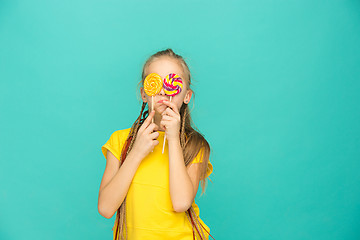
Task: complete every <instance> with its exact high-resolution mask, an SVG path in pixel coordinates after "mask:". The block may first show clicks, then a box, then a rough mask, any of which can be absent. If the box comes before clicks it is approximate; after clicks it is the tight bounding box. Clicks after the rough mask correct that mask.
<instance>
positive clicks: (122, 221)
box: [115, 102, 149, 240]
mask: <svg viewBox="0 0 360 240" xmlns="http://www.w3.org/2000/svg"><path fill="white" fill-rule="evenodd" d="M145 106H146V103H145V102H143V104H142V106H141V110H140V115H139V117H138V118H137V119H136V121H135V122H134V124H133V125H132V127H131V129H130V133H129V135H128V137H127V139H126V142H125V144H124V146H123V149H122V153H121V156H120V163H121V165H122V164H123V163H124V161H125V159H126V156H127V154H128V153H129V152H130V151H131V149H132V147H133V144H134V142H135V139H136V135H137V132H138V131H139V128H140V127H141V125H142V124H143V122H144V121H145V119H146V117H147V114H148V113H149V111H148V110H146V111H145V112H144V109H145ZM126 197H127V195H125V197H124V200H123V202H122V203H121V205H120V207H119V208H118V210H117V213H116V219H115V224H116V223H117V226H116V229H115V239H116V240H118V239H119V238H120V240H125V239H127V237H128V236H127V234H128V233H127V222H126ZM124 231H125V234H124ZM124 235H125V236H124Z"/></svg>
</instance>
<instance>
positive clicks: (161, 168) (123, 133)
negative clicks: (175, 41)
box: [98, 49, 213, 240]
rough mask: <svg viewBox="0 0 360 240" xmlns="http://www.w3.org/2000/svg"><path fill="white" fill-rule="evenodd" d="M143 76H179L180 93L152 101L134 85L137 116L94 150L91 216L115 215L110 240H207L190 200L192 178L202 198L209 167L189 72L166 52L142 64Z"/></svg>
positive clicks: (193, 190) (194, 190)
mask: <svg viewBox="0 0 360 240" xmlns="http://www.w3.org/2000/svg"><path fill="white" fill-rule="evenodd" d="M150 73H157V74H159V75H160V76H161V77H162V78H163V79H164V78H165V77H166V76H167V75H168V74H169V73H175V74H177V75H179V76H180V77H181V79H182V81H183V88H182V91H181V92H180V93H179V94H177V95H175V96H173V97H172V99H171V102H170V101H169V100H170V97H169V96H167V95H166V94H165V92H164V90H163V89H162V90H161V91H160V92H159V93H158V94H156V95H155V96H153V98H154V99H153V101H152V99H151V97H150V96H148V95H147V94H146V93H145V91H144V88H143V87H141V88H140V92H141V98H142V101H143V104H142V107H141V111H140V115H139V117H138V118H137V119H136V121H135V122H134V124H133V125H132V127H131V128H128V129H123V130H117V131H115V132H113V133H112V135H111V136H110V139H109V140H108V141H107V142H106V143H105V144H104V145H103V146H102V147H101V150H102V153H103V154H104V156H105V158H106V160H107V161H106V168H105V171H104V175H103V177H102V180H101V184H100V190H99V199H98V211H99V213H100V214H101V215H102V216H104V217H106V218H111V217H112V216H113V215H114V213H115V212H116V213H117V214H116V219H115V224H114V227H113V239H114V240H118V239H128V240H159V239H164V240H169V239H178V240H180V239H182V240H191V239H206V240H208V239H209V234H210V228H209V227H208V226H207V225H206V224H205V223H204V222H203V221H202V220H201V219H200V217H199V213H200V211H199V208H198V206H197V205H196V204H195V201H194V199H195V196H196V193H197V190H198V186H199V181H201V187H202V193H201V195H202V194H203V193H204V191H205V187H206V181H205V180H206V179H207V177H208V176H209V175H210V174H211V173H212V170H213V166H212V164H211V163H210V161H209V156H210V146H209V143H208V142H207V141H206V140H205V138H204V137H203V136H202V135H201V134H200V133H199V132H198V131H196V130H195V129H194V128H193V122H192V120H191V116H190V113H189V109H188V103H189V102H190V99H191V97H192V94H193V91H192V90H191V88H190V85H191V75H190V71H189V68H188V66H187V64H186V63H185V61H184V59H183V58H182V57H181V56H179V55H177V54H175V53H174V52H173V51H172V50H171V49H166V50H164V51H160V52H157V53H155V54H154V55H152V56H150V58H149V59H148V60H147V61H146V62H145V64H144V66H143V70H142V80H141V82H140V83H139V84H140V85H141V86H143V84H144V79H145V78H146V76H147V75H148V74H150ZM152 102H153V103H154V106H152ZM145 107H147V109H148V110H146V111H144V109H145ZM149 109H150V112H149ZM151 109H154V110H153V111H151ZM164 135H166V141H165V150H164V153H162V147H163V142H164ZM210 236H211V234H210ZM211 237H212V236H211Z"/></svg>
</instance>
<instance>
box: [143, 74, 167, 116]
mask: <svg viewBox="0 0 360 240" xmlns="http://www.w3.org/2000/svg"><path fill="white" fill-rule="evenodd" d="M162 87H163V81H162V78H161V76H160V75H159V74H157V73H150V74H149V75H147V76H146V78H145V80H144V90H145V93H146V94H147V95H149V96H151V111H152V110H153V109H154V96H155V95H156V94H158V93H159V92H160V91H161V89H162ZM152 122H154V118H153V119H152Z"/></svg>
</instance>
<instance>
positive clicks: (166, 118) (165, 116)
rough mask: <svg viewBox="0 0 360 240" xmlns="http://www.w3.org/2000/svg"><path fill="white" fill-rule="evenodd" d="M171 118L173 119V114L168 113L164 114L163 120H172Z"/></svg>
mask: <svg viewBox="0 0 360 240" xmlns="http://www.w3.org/2000/svg"><path fill="white" fill-rule="evenodd" d="M171 119H173V117H172V116H168V115H164V116H162V118H161V120H162V121H163V120H165V121H170V120H171Z"/></svg>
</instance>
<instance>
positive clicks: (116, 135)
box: [101, 130, 127, 161]
mask: <svg viewBox="0 0 360 240" xmlns="http://www.w3.org/2000/svg"><path fill="white" fill-rule="evenodd" d="M126 137H127V134H126V131H125V130H118V131H115V132H113V133H112V134H111V136H110V138H109V139H108V141H107V142H106V143H105V144H104V145H103V146H102V147H101V151H102V153H103V155H104V157H105V159H106V153H107V150H109V151H110V152H111V153H112V154H113V155H114V156H115V157H116V158H117V159H118V160H119V161H120V154H121V150H122V147H123V145H124V143H125V140H126Z"/></svg>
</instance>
